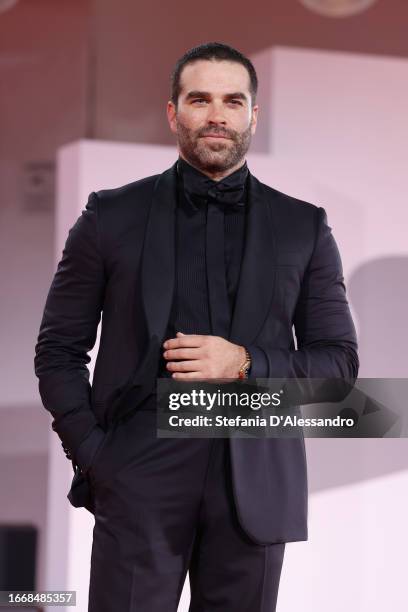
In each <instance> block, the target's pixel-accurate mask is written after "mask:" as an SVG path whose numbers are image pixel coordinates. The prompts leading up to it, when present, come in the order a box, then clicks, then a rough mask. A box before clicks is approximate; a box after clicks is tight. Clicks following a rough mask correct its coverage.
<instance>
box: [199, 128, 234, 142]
mask: <svg viewBox="0 0 408 612" xmlns="http://www.w3.org/2000/svg"><path fill="white" fill-rule="evenodd" d="M209 134H216V135H217V136H224V137H225V138H230V139H231V140H236V135H235V132H231V131H229V130H220V129H216V128H206V129H204V130H199V131H198V132H197V136H198V138H202V137H204V136H208V135H209Z"/></svg>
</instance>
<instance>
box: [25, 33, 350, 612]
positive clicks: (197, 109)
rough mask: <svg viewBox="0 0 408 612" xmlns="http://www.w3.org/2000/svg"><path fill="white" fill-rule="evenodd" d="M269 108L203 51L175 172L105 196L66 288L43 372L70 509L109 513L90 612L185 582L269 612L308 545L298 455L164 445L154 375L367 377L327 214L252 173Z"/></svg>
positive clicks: (211, 606) (185, 60) (230, 605)
mask: <svg viewBox="0 0 408 612" xmlns="http://www.w3.org/2000/svg"><path fill="white" fill-rule="evenodd" d="M256 90H257V76H256V73H255V70H254V67H253V65H252V64H251V62H250V61H249V60H248V59H247V58H246V57H244V56H243V55H242V54H241V53H239V52H238V51H237V50H235V49H232V48H231V47H229V46H227V45H224V44H220V43H209V44H205V45H201V46H199V47H196V48H194V49H192V50H190V51H188V52H187V53H186V54H185V55H184V56H183V57H182V58H181V59H180V60H179V61H178V63H177V65H176V68H175V70H174V73H173V76H172V96H171V101H169V102H168V106H167V115H168V120H169V125H170V128H171V130H172V131H173V132H174V134H175V135H176V137H177V142H178V149H179V158H178V160H177V162H176V163H175V164H174V165H173V166H172V167H171V168H170V169H169V170H166V171H165V172H163V173H162V174H159V175H155V176H152V177H148V178H145V179H142V180H140V181H136V182H133V183H130V184H128V185H125V186H123V187H119V188H117V189H111V190H102V191H99V192H97V193H92V194H91V195H90V197H89V200H88V203H87V205H86V209H85V210H84V211H83V212H82V215H81V217H80V218H79V219H78V220H77V222H76V224H75V225H74V226H73V228H72V229H71V230H70V233H69V236H68V239H67V242H66V245H65V249H64V252H63V256H62V260H61V262H60V263H59V266H58V269H57V272H56V275H55V277H54V280H53V283H52V285H51V289H50V292H49V295H48V298H47V302H46V306H45V310H44V316H43V320H42V323H41V328H40V333H39V338H38V343H37V346H36V357H35V370H36V374H37V376H38V377H39V381H40V392H41V396H42V400H43V403H44V405H45V407H46V408H47V409H48V410H49V411H50V412H51V413H52V415H53V417H54V421H53V429H54V430H55V431H56V432H57V433H58V435H59V436H60V438H61V441H62V444H63V447H64V450H65V452H66V454H67V457H69V458H70V459H72V461H73V465H74V467H75V470H76V471H75V476H74V479H73V483H72V487H71V491H70V493H69V499H70V501H71V503H73V505H75V506H81V505H83V506H85V507H87V508H88V509H89V510H91V511H92V512H94V514H95V528H94V538H93V547H92V560H91V581H90V590H89V610H91V611H92V612H96V611H97V612H111V611H112V612H113V610H143V611H149V612H156V611H157V612H158V611H159V610H160V611H164V610H165V611H166V612H171V611H174V612H175V611H176V610H177V605H178V601H179V598H180V593H181V589H182V586H183V582H184V579H185V575H186V572H187V570H189V577H190V585H191V605H190V611H191V612H199V611H200V612H201V611H202V612H204V611H205V612H210V611H214V612H215V611H221V610H222V612H257V611H259V612H266V611H268V612H272V611H273V610H275V606H276V599H277V592H278V585H279V579H280V573H281V567H282V561H283V555H284V548H285V543H286V542H290V541H299V540H306V539H307V476H306V458H305V450H304V443H303V439H300V438H293V439H271V438H262V439H255V438H252V439H248V438H246V439H244V438H230V439H228V438H225V439H223V438H214V439H197V438H195V439H194V438H191V439H188V438H184V439H180V438H178V439H177V438H175V439H172V438H156V435H155V434H156V431H155V423H156V420H155V418H156V412H155V411H156V386H155V385H156V379H157V377H166V376H167V377H173V378H174V379H178V380H191V379H203V378H204V379H205V378H208V379H212V378H230V379H237V378H241V377H247V376H248V375H249V376H251V377H255V378H256V377H259V378H262V377H271V378H275V377H276V378H281V377H283V378H286V377H288V378H292V377H316V378H333V377H334V378H342V377H344V378H348V379H354V378H355V377H356V376H357V371H358V357H357V342H356V335H355V329H354V326H353V322H352V319H351V316H350V312H349V308H348V304H347V299H346V295H345V288H344V283H343V276H342V268H341V261H340V256H339V253H338V249H337V246H336V243H335V241H334V239H333V237H332V234H331V231H330V228H329V226H328V225H327V223H326V214H325V211H324V209H322V208H319V207H317V206H314V205H312V204H309V203H306V202H302V201H299V200H296V199H294V198H292V197H290V196H288V195H285V194H283V193H280V192H278V191H276V190H274V189H272V188H270V187H268V186H266V185H264V184H262V183H260V182H259V181H258V180H257V179H256V178H255V177H254V176H253V175H252V174H251V173H250V172H249V170H248V167H247V164H246V162H245V155H246V153H247V150H248V148H249V145H250V141H251V136H252V134H253V133H254V132H255V129H256V124H257V115H258V106H257V105H256ZM101 311H103V319H102V329H101V339H100V347H99V352H98V357H97V361H96V365H95V371H94V378H93V385H92V389H91V387H90V385H89V372H88V369H87V367H86V364H87V363H88V362H89V357H88V355H87V353H88V351H89V350H90V349H91V348H92V346H93V345H94V342H95V338H96V331H97V326H98V323H99V320H100V313H101ZM293 325H294V328H295V333H296V339H297V348H296V349H295V344H294V337H293V333H292V326H293Z"/></svg>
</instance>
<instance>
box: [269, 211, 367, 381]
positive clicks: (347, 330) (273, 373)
mask: <svg viewBox="0 0 408 612" xmlns="http://www.w3.org/2000/svg"><path fill="white" fill-rule="evenodd" d="M293 323H294V327H295V334H296V340H297V350H288V349H284V348H274V347H271V346H264V345H262V344H260V347H261V348H262V349H263V352H264V354H265V357H266V362H267V367H266V368H264V370H263V371H265V369H267V374H266V376H267V377H269V378H281V377H288V378H305V377H307V378H322V379H329V378H346V379H348V380H355V379H356V378H357V374H358V369H359V360H358V355H357V348H358V347H357V337H356V331H355V327H354V323H353V320H352V317H351V314H350V309H349V306H348V301H347V298H346V289H345V285H344V278H343V269H342V263H341V258H340V254H339V250H338V247H337V244H336V242H335V239H334V237H333V235H332V232H331V228H330V227H329V226H328V224H327V215H326V211H325V210H324V209H323V208H318V209H317V224H316V240H315V245H314V249H313V253H312V256H311V259H310V261H309V265H308V267H307V269H306V271H305V275H304V278H303V282H302V286H301V291H300V295H299V299H298V302H297V305H296V309H295V314H294V320H293Z"/></svg>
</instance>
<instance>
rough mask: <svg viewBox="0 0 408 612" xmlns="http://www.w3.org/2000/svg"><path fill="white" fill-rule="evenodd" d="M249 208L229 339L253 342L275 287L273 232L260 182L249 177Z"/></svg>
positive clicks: (246, 342)
mask: <svg viewBox="0 0 408 612" xmlns="http://www.w3.org/2000/svg"><path fill="white" fill-rule="evenodd" d="M248 198H249V209H248V213H247V228H246V239H245V248H244V255H243V259H242V263H241V272H240V277H239V285H238V291H237V297H236V302H235V308H234V313H233V317H232V322H231V331H230V337H229V340H230V341H231V342H234V343H236V344H243V345H245V346H248V345H250V344H252V343H254V342H255V340H256V337H257V335H258V333H259V332H260V330H261V327H262V324H263V323H264V321H265V318H266V316H267V313H268V310H269V308H270V306H271V302H272V298H273V293H274V287H275V274H276V267H275V265H274V264H275V231H274V228H273V219H272V211H271V206H270V205H269V203H268V201H267V200H266V195H265V192H264V189H263V187H262V184H261V183H260V182H259V181H258V180H257V179H256V178H255V177H254V176H252V174H250V176H249V193H248Z"/></svg>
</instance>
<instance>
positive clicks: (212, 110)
mask: <svg viewBox="0 0 408 612" xmlns="http://www.w3.org/2000/svg"><path fill="white" fill-rule="evenodd" d="M207 119H208V121H209V123H213V124H214V123H219V124H222V125H225V124H226V119H225V114H224V111H223V108H222V106H220V105H218V104H210V105H209V108H208V115H207Z"/></svg>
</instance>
